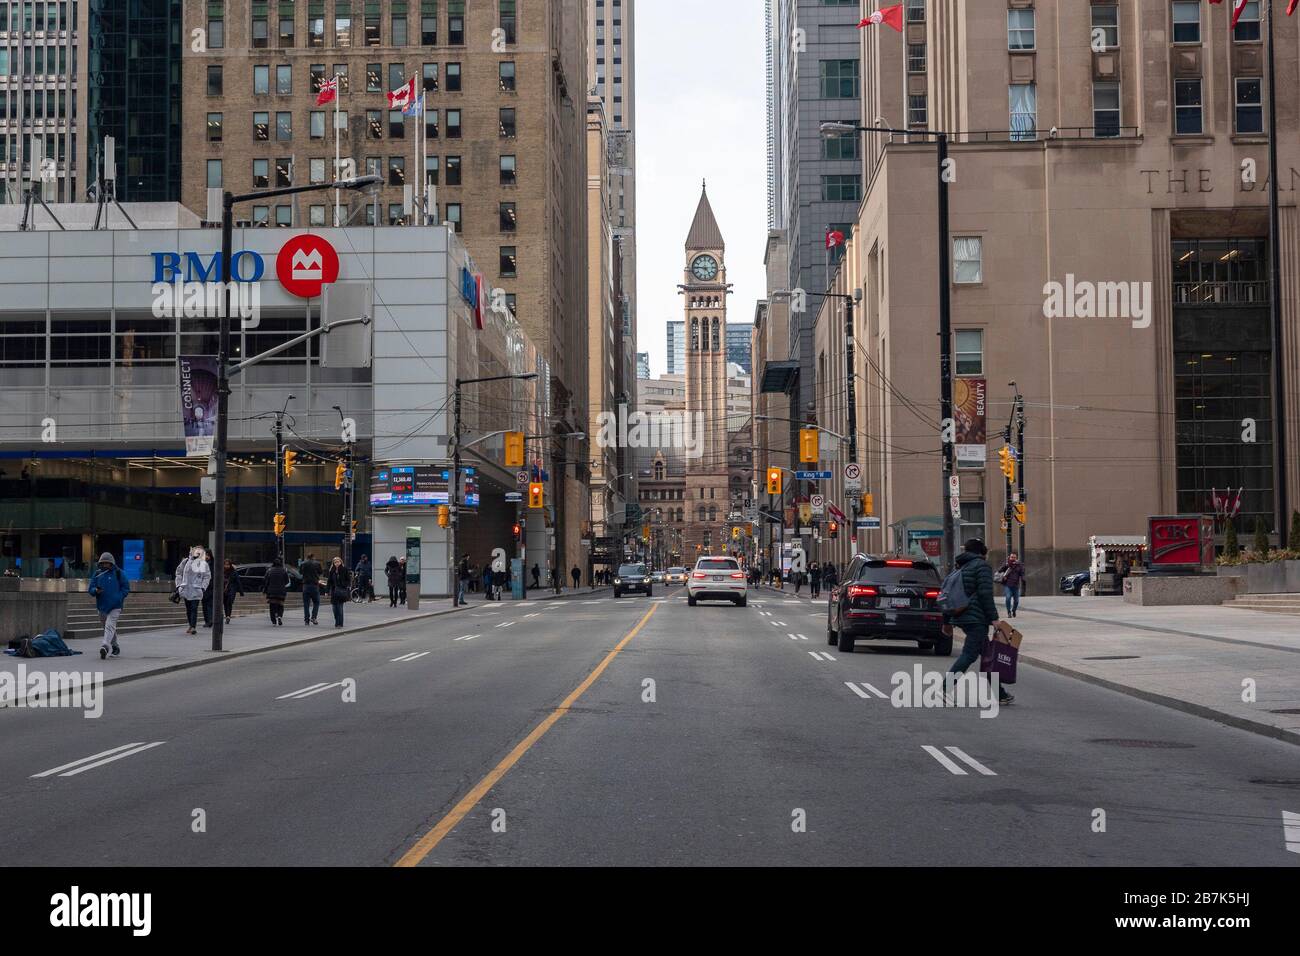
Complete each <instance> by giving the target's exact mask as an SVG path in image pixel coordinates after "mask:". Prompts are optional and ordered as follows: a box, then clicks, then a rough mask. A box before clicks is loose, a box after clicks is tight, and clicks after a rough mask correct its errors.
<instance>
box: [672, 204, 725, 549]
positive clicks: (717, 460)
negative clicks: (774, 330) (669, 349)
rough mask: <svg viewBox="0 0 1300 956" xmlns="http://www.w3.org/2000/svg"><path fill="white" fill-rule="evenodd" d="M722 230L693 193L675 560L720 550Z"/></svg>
mask: <svg viewBox="0 0 1300 956" xmlns="http://www.w3.org/2000/svg"><path fill="white" fill-rule="evenodd" d="M725 252H726V245H725V243H724V242H723V241H722V231H721V230H720V229H719V228H718V221H717V219H715V218H714V215H713V207H712V206H710V205H709V195H708V190H707V188H704V189H702V190H701V192H700V202H699V205H698V206H697V207H696V210H695V219H694V221H693V222H692V223H691V231H690V233H689V234H688V235H687V237H686V262H685V270H684V277H685V282H684V283H683V284H682V285H681V287H680V289H681V293H682V296H683V299H684V300H685V301H684V303H683V305H684V308H685V313H686V414H687V417H688V427H689V428H690V429H691V435H692V437H693V439H694V447H693V448H691V449H688V452H687V458H686V495H685V497H686V514H685V515H684V517H685V519H686V520H685V529H684V533H683V540H682V544H683V553H682V559H683V563H684V564H686V565H688V566H689V565H693V564H694V562H695V559H696V558H697V557H698V556H700V555H702V554H708V553H710V552H712V553H715V554H725V553H727V545H728V544H729V541H728V540H727V539H726V537H725V535H726V523H727V516H728V512H729V511H730V510H731V501H730V497H729V491H728V478H727V474H728V473H727V295H728V289H727V267H726V260H725Z"/></svg>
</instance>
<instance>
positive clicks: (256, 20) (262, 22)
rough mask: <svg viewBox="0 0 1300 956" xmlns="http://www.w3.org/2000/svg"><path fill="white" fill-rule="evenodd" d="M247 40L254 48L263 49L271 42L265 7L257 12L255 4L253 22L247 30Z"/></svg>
mask: <svg viewBox="0 0 1300 956" xmlns="http://www.w3.org/2000/svg"><path fill="white" fill-rule="evenodd" d="M249 42H250V44H251V45H252V47H253V49H254V50H265V49H266V47H267V45H268V44H269V43H270V42H271V32H270V24H269V22H268V21H267V19H266V7H265V6H263V7H262V8H261V12H260V13H259V12H258V10H257V7H256V5H254V10H253V23H252V27H251V29H250V30H249Z"/></svg>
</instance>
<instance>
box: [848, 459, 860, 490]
mask: <svg viewBox="0 0 1300 956" xmlns="http://www.w3.org/2000/svg"><path fill="white" fill-rule="evenodd" d="M861 490H862V466H861V465H859V464H858V463H857V462H855V461H851V462H849V463H848V464H847V465H845V466H844V492H845V494H850V495H853V494H857V493H858V492H860V491H861Z"/></svg>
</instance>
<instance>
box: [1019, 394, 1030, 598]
mask: <svg viewBox="0 0 1300 956" xmlns="http://www.w3.org/2000/svg"><path fill="white" fill-rule="evenodd" d="M1016 460H1017V463H1018V465H1019V468H1018V469H1017V470H1016V482H1017V490H1018V491H1019V492H1020V503H1021V504H1022V505H1024V506H1025V508H1026V510H1028V507H1029V505H1028V504H1027V503H1026V502H1025V399H1024V396H1023V395H1021V394H1020V391H1019V390H1018V389H1017V391H1016ZM1019 554H1020V560H1021V561H1024V560H1025V526H1024V525H1023V524H1022V525H1021V526H1020V551H1019ZM1022 587H1023V585H1022Z"/></svg>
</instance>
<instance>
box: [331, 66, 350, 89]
mask: <svg viewBox="0 0 1300 956" xmlns="http://www.w3.org/2000/svg"><path fill="white" fill-rule="evenodd" d="M334 75H335V76H336V77H338V81H339V96H343V95H344V94H345V93H347V92H349V90H350V86H349V85H348V65H347V64H346V63H335V64H334Z"/></svg>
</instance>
